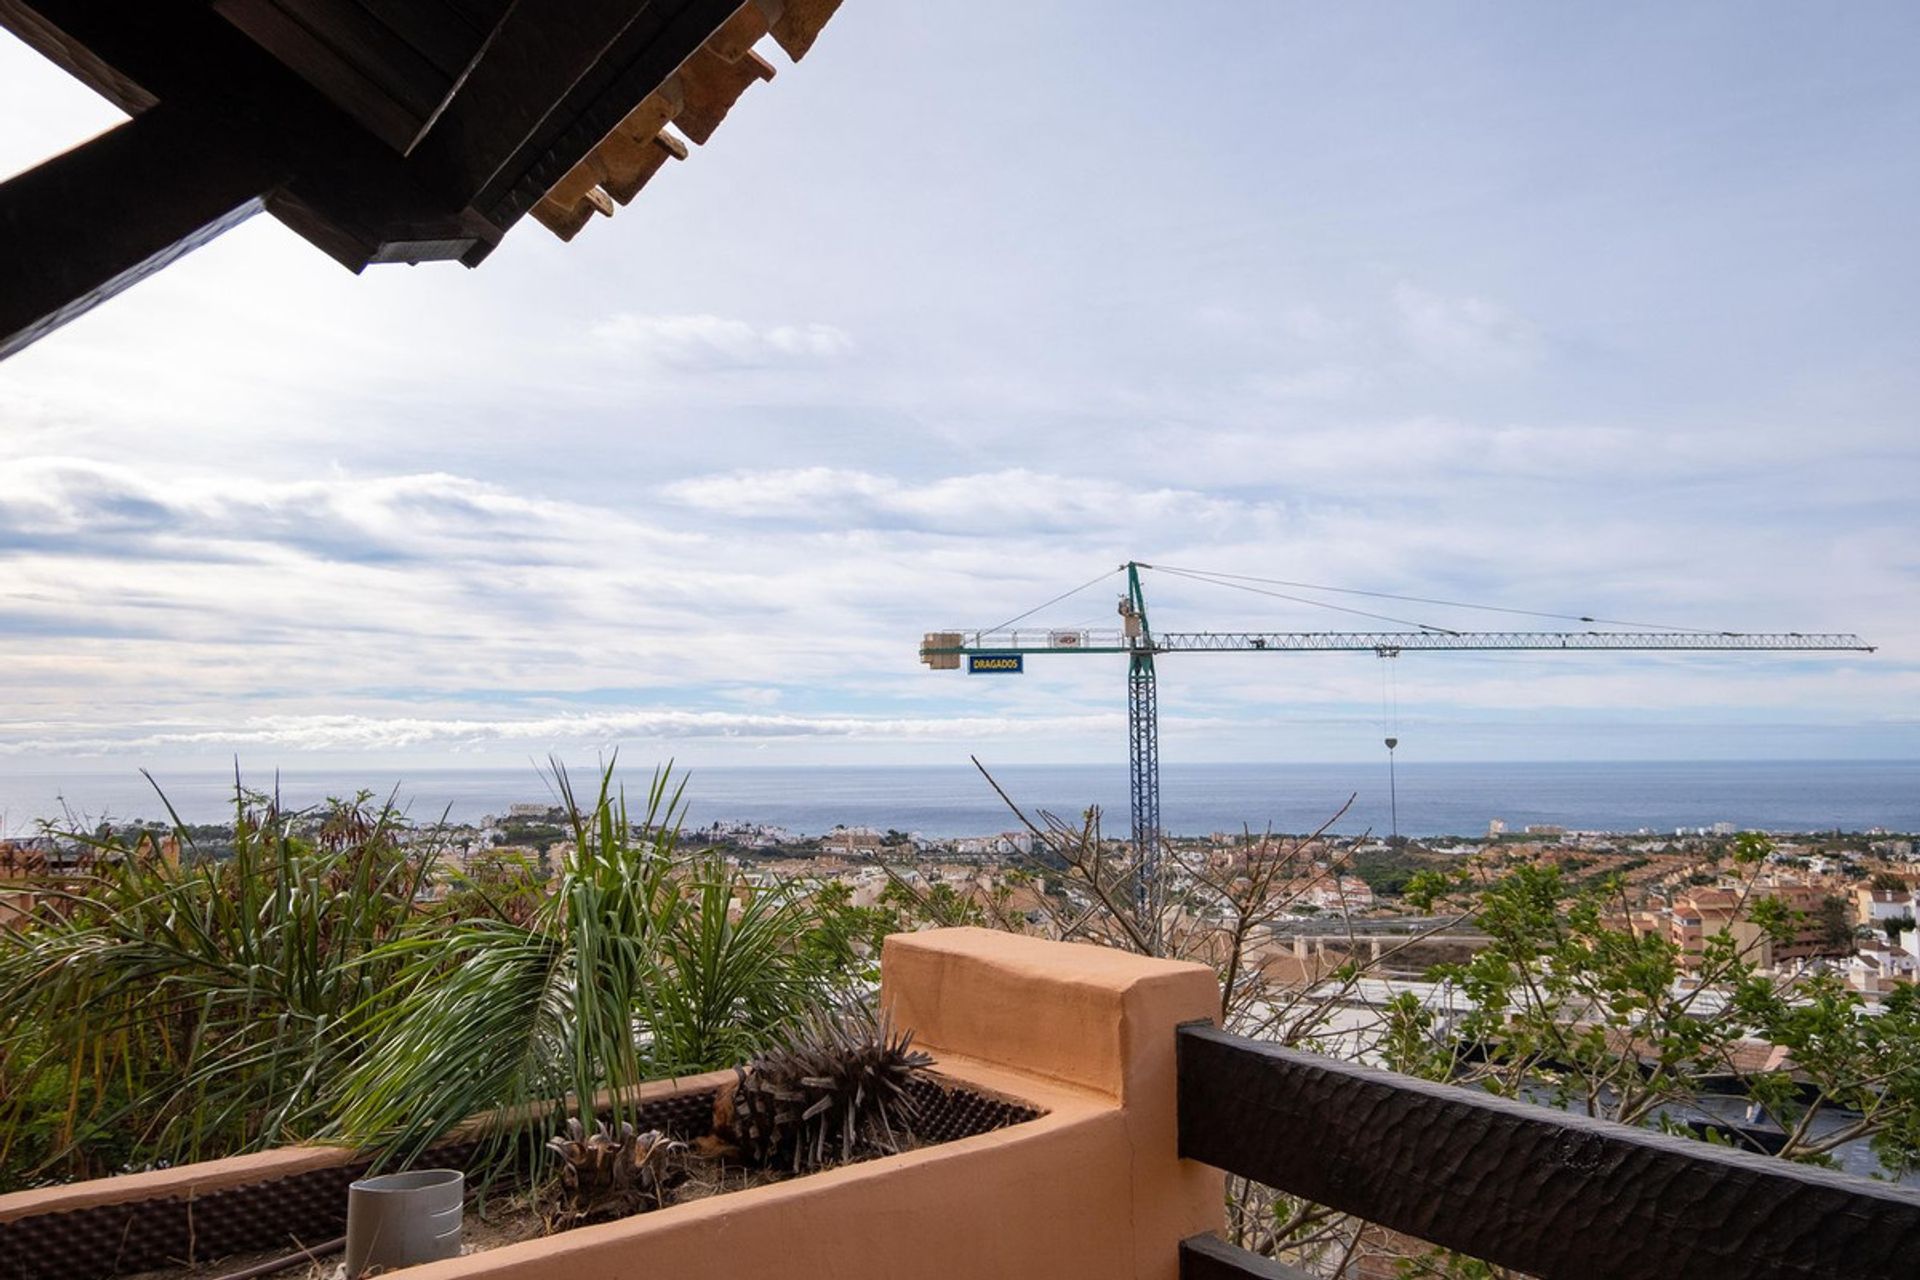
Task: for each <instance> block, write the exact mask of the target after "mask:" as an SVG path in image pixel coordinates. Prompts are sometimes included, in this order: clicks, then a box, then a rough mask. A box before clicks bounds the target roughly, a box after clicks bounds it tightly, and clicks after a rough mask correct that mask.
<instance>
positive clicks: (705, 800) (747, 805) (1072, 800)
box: [0, 760, 1920, 837]
mask: <svg viewBox="0 0 1920 1280" xmlns="http://www.w3.org/2000/svg"><path fill="white" fill-rule="evenodd" d="M591 772H592V767H591V764H590V763H586V764H585V765H584V766H582V767H579V768H577V769H576V782H579V781H581V780H582V779H583V778H584V777H586V776H589V775H590V774H591ZM687 773H688V776H689V784H688V787H687V801H688V815H687V816H688V824H689V825H690V826H698V825H702V824H705V823H708V822H712V821H716V820H735V821H751V822H765V823H769V824H773V825H777V826H781V827H786V828H788V829H790V830H793V831H796V832H800V833H802V834H807V835H818V834H820V833H822V832H825V831H827V830H830V829H831V828H833V827H834V826H837V825H842V824H845V825H849V826H870V827H875V828H877V829H881V830H885V829H887V828H894V829H897V830H901V831H913V832H918V833H921V834H925V835H928V836H934V837H952V836H966V835H978V834H984V833H988V832H996V831H1004V830H1007V829H1009V828H1011V827H1013V826H1015V825H1017V820H1016V819H1015V818H1014V816H1013V815H1012V814H1011V813H1009V812H1008V811H1007V809H1006V807H1005V806H1004V805H1003V804H1001V802H1000V801H999V800H998V799H997V798H996V797H995V796H994V794H993V792H992V790H991V789H990V788H989V787H988V786H987V784H986V783H985V781H984V780H983V779H981V777H980V776H979V774H978V773H976V772H975V771H974V770H973V769H972V768H971V767H970V766H968V765H965V764H958V765H902V766H839V765H780V766H761V767H751V766H746V767H743V766H727V767H708V768H694V769H691V770H688V771H687ZM651 775H652V766H651V764H650V763H648V764H645V765H641V764H638V763H636V764H635V765H634V766H632V767H629V768H626V769H624V770H623V777H624V780H625V782H626V784H627V788H628V791H629V794H632V793H635V792H643V791H644V790H645V787H646V784H647V782H648V780H649V779H650V778H651ZM995 776H996V778H998V779H999V781H1000V782H1001V783H1002V785H1003V786H1005V787H1006V789H1007V791H1008V793H1009V794H1010V795H1011V796H1012V797H1013V798H1014V799H1015V800H1016V801H1018V802H1019V803H1020V804H1021V805H1022V806H1023V807H1024V808H1026V809H1028V811H1029V812H1036V811H1039V810H1047V811H1050V812H1053V813H1055V814H1057V815H1059V816H1061V817H1063V818H1068V819H1073V820H1077V819H1078V816H1079V814H1080V812H1081V811H1082V810H1083V809H1084V808H1085V807H1086V806H1088V805H1090V804H1097V805H1099V806H1101V808H1102V810H1103V811H1104V813H1105V815H1106V817H1105V822H1106V827H1107V830H1108V831H1109V832H1110V833H1112V834H1115V835H1123V834H1125V831H1126V828H1127V779H1126V769H1125V766H1124V765H1120V764H1115V765H1034V764H1019V765H1006V766H1004V767H997V768H996V769H995ZM156 777H157V778H158V780H159V782H160V785H161V786H162V787H163V788H164V790H165V792H166V795H167V799H168V800H169V801H170V802H171V803H172V804H173V806H174V807H175V808H176V809H177V810H178V811H179V813H180V815H181V817H182V818H184V819H185V820H187V821H189V822H219V821H223V820H224V819H225V818H226V817H227V816H229V814H230V809H231V796H232V789H233V777H232V775H231V774H230V773H226V774H218V773H211V772H208V773H192V772H181V773H170V772H167V771H164V770H162V771H158V772H157V773H156ZM246 780H247V783H248V785H249V786H250V787H253V788H255V789H258V790H270V789H272V788H273V786H274V783H275V774H274V771H273V770H272V769H271V768H263V769H261V770H259V771H257V772H255V773H252V774H248V775H247V777H246ZM279 786H280V789H281V794H282V796H283V798H284V800H285V801H286V802H287V803H288V804H289V805H291V806H293V807H303V806H306V805H310V804H314V803H317V802H319V801H321V800H324V799H325V798H326V797H328V796H330V795H350V794H352V793H353V792H355V791H358V790H361V789H369V790H373V791H375V792H376V793H378V794H380V795H382V796H383V797H384V796H385V795H386V794H387V793H388V792H390V791H396V790H397V796H398V799H399V800H400V802H401V803H402V804H403V805H404V806H405V807H406V808H407V810H408V811H409V813H410V814H411V815H412V816H413V817H414V818H415V819H416V820H419V821H431V820H433V819H435V818H438V817H439V816H440V814H441V813H442V812H443V811H444V812H446V813H447V814H448V816H449V817H450V818H451V819H452V820H453V821H456V822H472V821H477V820H478V819H479V818H480V817H482V816H483V815H485V814H488V813H503V812H505V811H506V809H507V807H508V806H509V805H513V804H527V803H541V802H551V800H552V798H553V797H552V793H551V791H550V790H549V787H548V784H547V782H546V780H545V778H544V777H543V776H542V775H541V774H540V773H539V772H538V771H537V770H536V769H534V768H533V767H532V766H527V767H525V768H518V769H515V768H488V769H414V770H404V771H402V770H396V769H391V768H388V769H366V770H345V769H302V768H299V767H294V768H287V769H282V770H281V771H280V773H279ZM1162 795H1163V812H1164V821H1165V825H1166V827H1167V829H1168V830H1169V831H1171V832H1173V833H1176V834H1180V835H1203V834H1207V833H1209V832H1214V831H1238V830H1240V829H1241V828H1242V827H1243V826H1245V827H1251V828H1254V829H1255V830H1259V829H1263V828H1265V827H1268V826H1271V827H1272V828H1273V829H1274V830H1278V831H1302V830H1311V829H1312V828H1314V827H1316V826H1318V825H1319V824H1320V823H1321V822H1323V821H1325V820H1326V819H1327V818H1328V817H1330V816H1332V815H1333V814H1334V813H1335V812H1336V811H1337V810H1338V809H1339V807H1340V805H1341V804H1342V803H1344V802H1345V801H1346V799H1347V797H1348V796H1349V795H1353V796H1354V803H1353V807H1352V809H1351V810H1349V812H1348V814H1347V816H1346V818H1345V819H1343V820H1342V821H1341V822H1340V823H1338V824H1337V825H1336V827H1335V828H1334V830H1335V831H1336V832H1338V833H1341V834H1349V835H1354V834H1359V833H1360V832H1362V831H1365V830H1369V829H1371V830H1373V831H1375V832H1376V833H1384V832H1385V831H1386V830H1387V826H1388V822H1389V818H1388V813H1387V794H1386V777H1385V772H1384V769H1383V768H1382V767H1380V766H1374V765H1367V764H1168V765H1166V766H1164V768H1163V771H1162ZM63 800H64V803H65V806H66V807H67V808H68V809H70V810H71V812H72V813H73V814H74V815H75V816H76V817H79V818H84V819H88V820H97V819H100V818H109V819H114V820H121V821H127V820H133V819H158V818H163V817H165V811H164V808H163V806H162V804H161V802H160V799H159V797H158V796H156V795H155V794H154V792H153V790H152V788H151V787H149V786H148V784H147V783H146V781H145V780H144V779H142V778H141V777H140V775H139V773H138V771H137V770H136V769H135V768H133V767H131V766H129V767H128V768H126V769H125V770H123V771H116V772H111V773H108V772H85V773H82V772H72V773H66V774H57V775H56V774H30V773H24V772H23V773H11V774H4V775H0V820H3V821H4V833H5V834H16V835H17V834H23V833H29V832H31V831H32V830H34V829H35V828H36V826H37V823H38V820H40V819H42V818H59V817H60V816H61V813H62V803H63ZM1399 813H1400V830H1401V833H1402V834H1405V835H1412V836H1441V835H1474V834H1484V833H1485V832H1486V829H1487V824H1488V822H1489V821H1490V820H1492V819H1496V818H1497V819H1501V820H1503V821H1504V822H1506V823H1507V825H1508V827H1509V829H1510V830H1513V831H1519V830H1521V829H1522V828H1523V827H1525V826H1527V825H1529V824H1540V825H1549V824H1550V825H1555V826H1562V827H1566V828H1569V829H1573V830H1590V831H1616V832H1635V831H1641V830H1646V831H1650V832H1654V833H1669V834H1670V833H1671V832H1672V831H1673V830H1674V829H1676V828H1682V827H1685V828H1698V827H1711V826H1713V825H1714V824H1716V823H1732V824H1734V825H1735V826H1737V827H1740V828H1742V829H1758V830H1768V831H1780V832H1806V831H1831V830H1843V831H1868V830H1872V829H1874V828H1881V829H1885V830H1890V831H1915V830H1920V760H1893V761H1889V760H1863V761H1659V762H1623V761H1597V762H1584V763H1581V762H1556V763H1533V762H1506V763H1497V762H1495V763H1445V764H1437V763H1419V762H1404V761H1403V762H1402V763H1401V765H1400V770H1399Z"/></svg>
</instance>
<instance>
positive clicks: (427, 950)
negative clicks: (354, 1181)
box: [0, 764, 890, 1190]
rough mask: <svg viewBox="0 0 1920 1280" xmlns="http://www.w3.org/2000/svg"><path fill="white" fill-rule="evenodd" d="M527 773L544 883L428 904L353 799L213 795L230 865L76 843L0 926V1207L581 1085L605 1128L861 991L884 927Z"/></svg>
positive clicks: (547, 1113)
mask: <svg viewBox="0 0 1920 1280" xmlns="http://www.w3.org/2000/svg"><path fill="white" fill-rule="evenodd" d="M553 778H554V782H555V785H556V789H557V790H558V791H559V792H560V795H561V799H562V806H563V809H564V811H565V813H566V815H567V819H568V824H569V827H570V831H571V836H572V842H571V843H572V848H571V850H570V851H567V852H565V853H564V856H562V857H561V858H559V859H558V860H557V862H558V865H557V869H556V873H555V883H554V884H552V885H551V886H548V885H546V884H543V883H541V882H540V881H539V880H538V879H537V876H536V873H535V872H534V870H533V869H532V868H531V867H529V866H527V865H525V864H515V863H508V864H505V865H503V866H496V867H493V868H491V869H490V870H489V873H488V874H486V875H484V876H481V877H475V878H471V879H466V878H462V879H459V880H458V882H457V883H456V884H455V886H454V888H453V891H452V892H450V893H448V894H447V895H446V896H445V897H444V898H434V897H432V896H430V895H428V894H426V893H425V892H424V890H425V889H426V888H427V885H428V883H429V878H430V876H431V875H432V874H433V871H432V869H433V867H434V865H435V864H436V862H437V861H438V860H439V856H440V855H441V854H442V853H443V852H444V849H443V847H442V842H441V841H440V840H439V839H438V833H437V830H436V829H435V828H432V827H429V828H425V829H420V828H416V827H413V826H411V825H410V824H408V823H407V822H406V821H405V819H404V818H403V817H402V815H400V814H399V813H397V812H396V811H395V810H394V808H393V806H392V805H391V804H373V803H371V802H370V799H369V797H367V796H360V797H357V798H356V799H355V800H353V801H350V802H337V803H332V804H329V805H328V806H325V807H324V808H323V809H322V810H321V811H319V812H317V813H289V812H286V811H284V810H283V809H282V808H281V807H280V806H279V805H278V804H277V803H276V802H275V801H274V800H273V799H272V798H270V797H267V796H262V795H259V794H255V793H251V792H247V791H245V790H239V791H237V794H236V801H235V813H236V823H235V834H234V840H233V847H232V850H231V852H230V854H229V856H227V857H224V858H218V859H216V858H204V857H198V856H196V851H195V850H194V849H193V847H192V846H191V845H185V846H184V847H183V848H182V857H181V860H180V863H179V865H178V866H177V867H176V866H174V865H172V864H171V863H170V862H169V860H168V859H166V858H164V857H162V856H160V849H159V845H158V843H157V842H156V841H154V840H153V839H152V838H151V837H150V836H148V835H144V834H143V835H142V836H141V837H139V839H138V840H137V841H135V842H127V841H124V840H120V839H117V838H115V837H113V836H111V835H93V834H89V835H88V836H86V837H84V839H85V840H86V841H87V842H88V843H89V844H90V846H91V848H92V850H93V852H94V854H95V857H94V859H93V862H92V869H91V871H90V872H89V874H88V875H87V877H86V878H85V879H84V880H82V881H80V882H78V883H73V884H69V885H68V886H66V887H64V888H61V889H58V890H56V891H53V892H51V893H49V894H47V895H45V896H44V897H43V899H42V901H41V902H40V903H39V905H38V906H37V907H36V909H35V913H34V918H33V919H32V920H30V921H29V922H28V927H26V928H23V929H19V930H13V931H3V932H0V1190H4V1189H7V1188H10V1187H17V1186H22V1185H32V1184H34V1183H37V1182H44V1181H50V1180H62V1179H67V1178H74V1177H88V1176H98V1175H101V1174H106V1173H113V1172H121V1171H126V1170H132V1169H140V1168H149V1167H156V1166H158V1165H161V1164H166V1163H175V1162H179V1161H183V1160H193V1159H205V1158H213V1157H217V1156H223V1155H229V1154H234V1153H237V1152H242V1151H249V1150H256V1149H259V1148H262V1147H266V1146H272V1145H276V1144H279V1143H285V1142H289V1141H294V1140H300V1139H308V1138H322V1139H334V1140H342V1141H348V1142H353V1143H356V1144H363V1145H369V1146H373V1147H376V1148H378V1149H380V1150H382V1151H385V1152H387V1153H388V1154H389V1155H390V1156H392V1157H394V1158H400V1159H404V1158H406V1157H407V1156H409V1155H412V1154H415V1153H417V1152H419V1151H420V1150H422V1149H423V1148H424V1147H425V1146H426V1145H427V1144H429V1143H431V1142H433V1141H434V1140H435V1139H436V1138H438V1137H439V1136H441V1135H442V1134H444V1133H445V1132H447V1131H448V1130H449V1129H451V1128H452V1127H454V1126H455V1125H457V1124H459V1123H460V1122H461V1121H463V1120H465V1119H467V1118H469V1117H471V1116H475V1115H478V1114H480V1113H483V1112H486V1111H489V1110H494V1109H499V1108H505V1109H508V1111H509V1112H511V1113H512V1114H515V1115H517V1116H521V1117H523V1118H524V1119H525V1120H526V1122H527V1124H529V1125H534V1126H537V1127H538V1128H539V1129H541V1130H543V1131H551V1130H552V1129H554V1128H555V1127H556V1126H557V1125H558V1124H559V1123H561V1122H562V1121H563V1120H564V1119H565V1117H566V1115H567V1114H568V1113H569V1111H570V1103H571V1100H573V1099H577V1098H582V1097H598V1096H601V1095H603V1094H610V1099H611V1105H612V1108H613V1111H614V1119H615V1123H616V1124H618V1123H619V1122H620V1121H622V1120H624V1119H626V1118H627V1117H625V1116H624V1115H622V1114H621V1112H622V1109H623V1107H624V1105H625V1103H624V1100H623V1098H622V1096H621V1091H622V1090H625V1089H627V1088H629V1087H630V1086H632V1085H634V1084H637V1083H639V1082H640V1081H642V1080H645V1079H651V1078H656V1077H660V1076H664V1075H672V1074H677V1073H683V1072H690V1071H700V1070H707V1069H711V1068H715V1067H720V1066H726V1065H731V1064H734V1063H738V1062H742V1061H745V1060H747V1059H749V1058H752V1057H754V1056H755V1055H757V1054H759V1053H762V1052H765V1051H767V1050H769V1049H770V1048H772V1047H773V1046H774V1045H775V1044H776V1043H778V1042H779V1039H780V1036H781V1033H782V1032H783V1030H785V1029H786V1028H788V1027H791V1026H793V1025H795V1024H797V1023H798V1022H799V1021H801V1020H803V1019H805V1018H807V1017H809V1016H810V1015H812V1014H813V1013H814V1012H815V1011H818V1010H821V1009H825V1008H828V1007H831V1006H834V1005H836V1004H838V1003H840V1002H842V1001H843V1000H844V999H845V998H846V996H847V994H848V993H849V991H850V990H852V989H853V988H854V987H856V986H858V985H860V984H861V983H863V982H864V981H865V980H866V978H868V977H869V976H870V974H871V972H872V967H873V961H872V959H871V957H872V956H873V954H874V953H875V944H876V943H877V938H878V937H879V936H880V935H882V934H884V932H886V931H887V929H888V928H889V927H890V922H889V920H888V919H887V918H886V916H885V915H884V914H883V913H874V912H871V911H861V910H859V909H856V908H853V907H852V906H851V905H850V904H849V902H848V900H847V898H846V897H845V895H844V893H839V892H822V893H814V892H812V891H811V889H810V887H809V886H789V887H787V888H785V889H784V890H768V891H761V890H756V889H754V888H752V887H751V886H749V885H748V884H747V883H746V882H745V881H744V880H743V879H742V878H740V877H739V876H738V875H736V874H735V873H734V872H732V871H730V870H729V869H728V867H727V866H726V864H725V863H724V861H722V860H721V859H719V858H717V857H714V856H710V855H707V854H705V853H702V852H699V851H686V850H683V849H682V848H681V847H680V844H679V835H678V832H679V814H680V800H681V796H680V791H679V789H678V787H677V786H676V785H674V784H673V782H672V779H671V778H670V776H669V773H668V772H667V771H661V772H659V773H657V774H656V775H655V777H654V779H653V782H652V784H651V786H650V788H649V789H648V792H647V795H646V801H645V808H644V810H643V811H641V812H640V813H639V814H638V815H637V816H635V815H630V814H629V813H628V810H627V804H626V799H625V796H624V794H623V793H622V792H621V791H620V789H619V788H618V786H617V785H616V783H615V775H614V770H613V767H612V765H611V764H610V765H609V766H608V767H607V768H606V769H605V770H603V771H602V773H601V775H600V777H599V779H598V787H597V790H596V791H595V792H594V793H591V794H590V795H589V796H587V797H586V798H585V800H584V802H582V801H581V800H580V799H579V798H577V797H576V796H575V794H574V792H573V789H572V786H571V783H570V781H569V780H568V777H567V775H566V772H565V770H564V769H562V768H560V767H559V766H558V765H556V766H555V768H554V773H553ZM549 888H551V889H552V892H548V889H549ZM514 1148H515V1139H514V1136H513V1131H512V1128H511V1127H508V1128H505V1129H502V1130H501V1131H500V1133H499V1136H498V1137H497V1139H496V1140H495V1141H494V1143H493V1146H492V1148H491V1153H492V1155H493V1157H494V1158H495V1160H496V1161H499V1162H505V1161H507V1160H509V1159H511V1158H513V1157H514Z"/></svg>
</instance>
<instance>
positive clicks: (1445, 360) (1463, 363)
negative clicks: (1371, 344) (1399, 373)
mask: <svg viewBox="0 0 1920 1280" xmlns="http://www.w3.org/2000/svg"><path fill="white" fill-rule="evenodd" d="M1393 306H1394V310H1395V312H1396V313H1397V315H1398V319H1399V324H1400V333H1401V336H1402V337H1403V338H1404V339H1405V341H1406V343H1407V345H1408V346H1409V347H1410V348H1411V349H1412V351H1413V353H1414V355H1415V356H1417V357H1418V358H1419V359H1421V360H1422V361H1424V362H1426V363H1427V364H1430V365H1432V366H1434V367H1436V368H1439V369H1442V370H1445V371H1446V372H1449V373H1454V374H1460V375H1467V376H1478V375H1488V374H1500V373H1512V372H1515V371H1518V370H1521V369H1525V368H1528V367H1529V366H1531V365H1533V364H1534V363H1535V362H1536V361H1537V360H1538V359H1539V356H1540V339H1539V335H1538V334H1537V333H1536V332H1535V331H1534V329H1533V326H1531V325H1530V324H1528V323H1527V322H1526V321H1525V320H1523V319H1521V318H1520V317H1518V316H1516V315H1514V314H1513V313H1512V312H1511V311H1508V310H1507V309H1506V308H1505V307H1502V306H1499V305H1498V304H1496V303H1492V302H1488V301H1486V300H1485V299H1483V298H1474V297H1462V298H1446V297H1441V296H1440V295H1438V294H1433V293H1428V292H1426V291H1425V290H1423V289H1419V288H1416V287H1415V286H1414V285H1411V284H1408V283H1405V282H1404V281H1403V282H1402V283H1400V284H1398V285H1396V286H1395V287H1394V290H1393Z"/></svg>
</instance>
